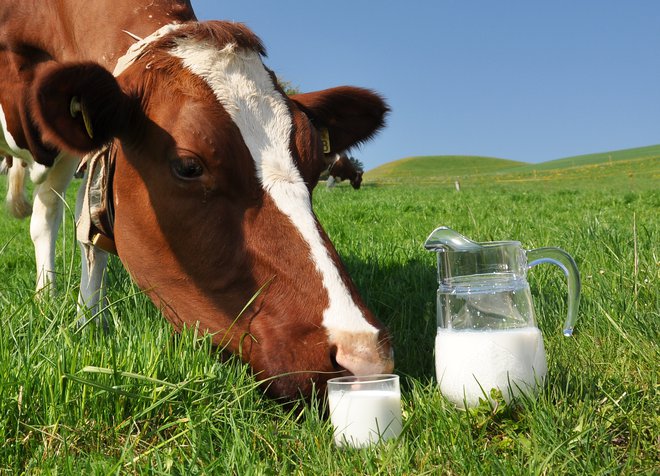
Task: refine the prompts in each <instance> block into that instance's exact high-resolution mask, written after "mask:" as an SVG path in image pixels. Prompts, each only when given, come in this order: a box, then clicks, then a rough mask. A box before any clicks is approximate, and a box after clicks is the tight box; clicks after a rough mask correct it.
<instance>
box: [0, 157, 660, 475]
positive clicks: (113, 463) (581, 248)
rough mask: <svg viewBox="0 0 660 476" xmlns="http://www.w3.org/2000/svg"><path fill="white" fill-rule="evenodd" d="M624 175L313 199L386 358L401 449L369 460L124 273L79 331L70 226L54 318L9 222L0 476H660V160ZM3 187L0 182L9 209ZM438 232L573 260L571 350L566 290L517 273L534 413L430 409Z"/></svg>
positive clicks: (3, 244)
mask: <svg viewBox="0 0 660 476" xmlns="http://www.w3.org/2000/svg"><path fill="white" fill-rule="evenodd" d="M631 160H632V162H631ZM635 160H638V159H630V160H629V159H625V160H621V161H615V163H609V164H608V163H607V161H605V162H598V163H596V164H583V166H582V167H579V168H578V169H579V170H578V169H576V168H570V167H564V168H557V169H552V170H548V171H536V172H534V171H529V170H528V171H519V172H517V173H515V172H511V171H507V170H496V169H497V167H493V168H491V169H490V170H489V171H488V172H487V173H484V174H481V175H480V174H478V173H477V174H470V173H469V171H467V172H465V173H461V174H460V175H459V174H458V173H451V172H449V173H444V175H443V174H442V173H437V175H434V176H429V173H428V169H427V170H426V172H424V173H423V174H421V175H420V174H415V173H410V172H408V175H407V177H408V178H402V177H401V176H398V177H390V178H389V179H388V178H386V177H383V176H381V177H380V178H378V177H376V174H374V175H373V176H372V177H371V178H370V174H369V173H368V174H366V175H365V182H364V185H363V188H362V189H361V190H359V191H355V190H353V189H351V188H350V187H349V186H346V185H345V184H341V185H340V186H338V187H336V188H334V189H332V190H328V189H325V187H323V186H319V187H318V188H317V190H316V191H315V195H314V205H315V210H316V212H317V214H318V216H319V218H320V220H321V222H322V223H323V225H324V227H325V228H326V230H327V232H328V233H329V235H330V237H331V238H332V240H333V242H334V243H335V245H336V247H337V249H338V251H339V253H340V255H341V256H342V258H343V260H344V262H345V263H346V265H347V267H348V269H349V271H350V273H351V275H352V276H353V279H354V280H355V282H356V284H357V286H358V288H359V289H360V290H361V293H362V295H363V297H364V298H365V300H366V302H367V303H368V305H369V306H370V307H371V309H372V310H373V311H374V312H375V313H376V314H377V315H378V316H379V317H380V318H381V319H382V320H383V321H384V322H385V323H386V324H387V325H388V327H389V328H390V329H391V331H392V333H393V336H394V340H395V348H396V372H397V373H398V374H399V375H400V376H401V382H402V400H403V415H404V429H403V433H402V435H401V436H400V438H399V439H397V440H395V441H390V442H388V443H386V444H382V445H379V446H376V447H373V448H368V449H363V450H338V449H336V448H335V447H334V446H333V439H332V428H331V426H330V423H329V422H328V421H327V419H326V417H325V415H324V413H323V407H324V404H323V402H318V404H317V405H302V406H299V407H296V408H285V407H282V406H280V405H279V404H277V403H276V402H273V401H271V400H269V399H268V398H266V397H264V396H263V394H262V392H261V391H260V389H259V388H258V387H257V384H256V381H255V379H254V378H253V376H251V374H250V371H249V369H248V368H247V367H246V366H245V365H242V364H241V363H240V362H238V361H236V360H230V361H228V362H222V361H221V359H220V358H219V356H218V355H217V353H216V352H215V351H214V349H212V347H211V345H210V340H209V339H208V337H205V336H203V335H200V334H199V333H198V332H196V330H195V329H189V330H186V331H185V332H183V333H182V334H181V335H176V334H173V333H172V330H171V327H170V326H169V325H168V324H167V323H166V322H165V321H164V319H163V318H162V317H161V316H160V315H159V314H158V312H157V310H156V309H155V308H154V307H153V306H152V305H151V304H150V302H149V301H148V300H147V299H146V298H145V297H144V296H143V295H142V294H141V293H140V292H139V290H138V289H136V287H135V286H134V285H133V284H132V283H131V282H130V280H129V279H128V277H127V275H126V273H125V271H124V270H123V268H122V267H121V264H120V263H119V261H117V260H113V261H112V262H111V265H110V269H109V276H108V278H109V281H110V286H111V289H110V294H109V298H110V302H111V303H110V305H109V307H108V309H107V314H108V315H109V317H110V321H111V322H110V326H109V327H110V328H109V330H108V331H107V332H106V331H103V330H102V329H101V328H99V327H97V326H94V325H90V326H87V327H85V328H78V327H77V326H76V324H75V297H76V293H77V281H78V277H79V269H78V267H79V258H78V257H77V251H76V245H75V242H74V231H73V228H72V218H71V213H70V212H67V216H66V218H65V223H64V227H63V228H64V230H63V234H62V239H61V240H60V242H59V244H58V271H59V273H60V276H59V277H60V283H61V285H60V287H59V290H58V294H57V297H56V298H55V299H47V300H36V299H35V296H34V291H33V281H34V275H33V273H34V270H33V269H34V258H33V255H32V249H31V243H30V241H29V231H28V228H29V226H28V223H27V222H19V221H15V220H13V219H10V218H9V216H8V215H7V214H6V213H3V214H2V215H0V316H1V317H2V323H1V324H0V329H1V331H0V441H2V446H1V447H0V474H53V473H58V474H223V475H224V474H237V475H250V474H287V475H289V474H314V475H317V474H329V475H340V474H341V475H344V474H386V475H390V474H406V475H408V474H429V475H431V474H433V475H437V474H459V475H464V474H513V475H517V474H521V475H522V474H533V475H542V474H580V475H583V474H589V475H605V474H616V475H619V474H658V473H659V472H660V413H659V412H658V409H659V408H660V381H659V380H660V378H659V375H660V372H659V366H658V362H660V349H659V343H660V305H659V304H660V293H659V292H658V282H659V279H658V278H660V250H659V249H658V243H659V242H660V219H659V218H658V217H659V216H660V213H659V211H660V190H659V189H658V186H657V183H658V180H657V178H658V176H657V164H658V159H657V157H656V158H651V159H644V160H642V159H639V161H638V162H635ZM633 162H634V163H633ZM508 165H509V166H511V167H516V166H519V164H518V165H516V164H508ZM445 168H446V170H449V169H451V164H449V163H448V164H446V167H445ZM508 168H509V167H507V169H508ZM424 174H426V175H424ZM425 177H426V179H425ZM457 178H458V179H459V180H460V183H461V191H460V192H457V191H456V189H455V186H454V182H455V180H456V179H457ZM5 187H6V178H5V177H2V178H0V194H2V196H4V191H5ZM68 195H69V203H73V201H72V197H73V190H71V191H70V192H69V194H68ZM440 225H447V226H450V227H452V228H454V229H455V230H458V231H460V232H461V233H463V234H465V235H466V236H469V237H471V238H473V239H475V240H478V241H488V240H504V239H516V240H519V241H521V242H522V244H523V246H525V247H526V248H528V249H529V248H536V247H541V246H559V247H561V248H563V249H565V250H566V251H568V252H569V253H571V254H572V255H573V257H574V258H575V260H576V262H577V264H578V267H579V268H580V272H581V275H582V301H581V307H580V310H579V317H578V322H577V325H576V330H575V335H574V336H573V337H571V338H566V337H563V336H562V334H561V324H562V322H563V319H564V316H565V313H566V284H565V281H564V276H563V274H562V273H561V271H560V270H559V269H557V268H555V267H551V266H539V267H536V268H534V269H533V270H531V271H530V273H529V281H530V286H531V289H532V294H533V296H534V300H535V306H536V312H537V318H538V325H539V327H540V328H541V330H542V332H543V334H544V339H545V346H546V351H547V356H548V376H547V379H546V381H545V384H544V387H543V390H542V392H541V393H540V395H539V396H538V398H537V399H521V400H519V401H518V402H517V403H516V404H515V405H510V406H507V405H504V404H502V403H501V402H500V403H499V404H497V405H488V404H486V403H484V404H483V405H482V406H481V407H479V408H477V409H475V410H472V411H469V412H465V411H459V410H456V409H455V408H454V407H453V406H452V405H451V404H450V403H448V402H447V401H446V400H444V399H443V397H442V396H441V395H440V393H439V391H438V390H437V387H436V381H435V376H434V363H433V342H434V338H435V333H436V317H435V314H436V309H435V290H436V268H435V257H434V255H432V254H430V253H428V252H426V251H425V250H424V248H423V243H424V240H425V238H426V237H427V235H428V234H429V233H430V232H431V231H432V230H433V229H434V228H435V227H437V226H440Z"/></svg>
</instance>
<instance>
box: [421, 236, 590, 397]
mask: <svg viewBox="0 0 660 476" xmlns="http://www.w3.org/2000/svg"><path fill="white" fill-rule="evenodd" d="M425 246H426V248H427V249H428V250H431V251H435V252H436V253H437V258H438V284H439V286H438V293H437V313H438V314H437V315H438V332H437V335H436V340H435V364H436V366H435V367H436V377H437V380H438V385H439V387H440V391H441V392H442V394H443V395H444V396H445V397H446V398H447V399H448V400H450V401H451V402H453V403H454V404H455V405H456V406H458V407H474V406H476V405H478V404H479V399H484V400H487V399H490V393H491V390H492V389H497V390H499V391H500V392H501V393H502V396H503V397H504V399H505V400H506V401H507V402H509V401H510V400H511V399H512V398H514V397H515V396H517V395H519V394H520V393H525V394H527V395H529V396H533V395H535V394H536V392H538V390H539V388H540V387H541V385H542V383H543V380H544V378H545V376H546V373H547V363H546V356H545V349H544V346H543V336H542V335H541V331H540V330H539V328H538V327H537V326H536V317H535V315H534V305H533V303H532V296H531V292H530V288H529V284H528V283H527V270H528V269H529V268H532V267H533V266H536V265H537V264H540V263H552V264H555V265H557V266H559V267H561V269H562V270H563V271H564V273H565V274H566V276H567V278H568V291H569V299H568V316H567V318H566V321H565V323H564V335H566V336H570V335H572V333H573V325H574V323H575V319H576V317H577V307H578V303H579V297H580V275H579V273H578V269H577V266H576V264H575V262H574V261H573V258H571V256H570V255H569V254H568V253H566V252H565V251H563V250H561V249H559V248H539V249H535V250H524V249H523V248H522V246H521V244H520V242H518V241H497V242H485V243H477V242H474V241H472V240H470V239H468V238H466V237H464V236H462V235H460V234H459V233H457V232H455V231H454V230H451V229H449V228H446V227H441V228H437V229H436V230H435V231H434V232H433V233H431V235H430V236H429V238H428V239H427V241H426V244H425Z"/></svg>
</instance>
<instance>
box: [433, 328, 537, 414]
mask: <svg viewBox="0 0 660 476" xmlns="http://www.w3.org/2000/svg"><path fill="white" fill-rule="evenodd" d="M435 362H436V376H437V378H438V383H439V385H440V390H441V392H442V394H443V395H445V397H447V398H448V399H449V400H450V401H451V402H453V403H454V404H455V405H457V406H458V407H463V406H464V405H466V406H467V407H473V406H476V405H478V404H479V399H480V398H482V399H485V398H486V396H488V397H489V395H490V390H491V389H492V388H497V389H499V390H500V391H501V392H502V395H503V396H504V399H505V400H506V401H507V402H509V401H510V400H511V398H512V397H513V396H515V395H518V394H519V393H520V392H521V391H523V392H525V393H536V391H537V390H538V386H539V385H540V384H541V383H542V382H543V379H544V378H545V375H546V373H547V365H546V360H545V349H544V347H543V337H542V335H541V331H540V330H539V329H538V328H537V327H522V328H513V329H501V330H500V329H498V330H490V329H488V330H454V329H445V328H438V334H437V336H436V340H435ZM484 393H485V394H484ZM489 398H490V397H489Z"/></svg>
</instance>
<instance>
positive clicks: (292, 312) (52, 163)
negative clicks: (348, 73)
mask: <svg viewBox="0 0 660 476" xmlns="http://www.w3.org/2000/svg"><path fill="white" fill-rule="evenodd" d="M264 58H265V49H264V47H263V45H262V43H261V41H260V39H259V38H258V37H257V36H256V35H255V34H254V33H253V32H252V31H251V30H250V29H248V28H247V27H246V26H245V25H243V24H240V23H233V22H223V21H208V22H198V21H197V19H196V18H195V14H194V12H193V10H192V7H191V5H190V2H189V1H182V0H178V1H177V0H161V1H158V0H148V1H146V0H145V1H138V0H135V1H129V0H96V1H94V2H79V1H77V0H62V1H58V2H35V1H26V0H3V1H2V2H0V66H1V67H2V70H3V75H2V76H1V77H0V119H1V126H2V129H1V131H2V135H1V136H0V153H2V154H7V155H11V156H12V157H14V158H15V159H14V160H13V166H12V167H11V168H10V169H9V177H10V178H9V180H10V187H9V189H10V190H11V191H12V192H11V193H12V197H10V198H11V201H12V204H15V205H16V206H14V207H13V209H14V212H15V214H17V215H21V214H26V213H29V211H30V207H29V203H28V204H26V203H21V202H24V201H25V197H24V195H23V194H22V193H21V192H20V190H21V188H20V187H17V186H15V184H16V183H17V182H20V181H21V180H25V176H26V175H28V174H29V176H30V178H31V179H32V180H33V181H34V182H35V184H36V185H35V192H34V197H33V206H32V208H31V211H32V217H31V223H30V233H31V236H32V240H33V241H34V246H35V254H36V265H37V289H39V290H42V289H44V288H48V289H52V288H53V287H54V281H55V271H54V269H55V265H54V244H55V237H56V235H57V231H58V227H59V222H60V220H61V216H62V207H63V205H62V201H61V199H60V197H61V196H63V194H64V192H65V190H66V188H67V186H68V184H69V182H70V180H71V178H72V176H73V175H74V173H75V171H76V169H77V168H78V167H79V164H80V162H81V159H82V161H83V163H84V164H86V173H85V178H84V179H83V183H82V184H81V186H80V192H79V194H78V198H77V203H76V216H77V228H78V230H77V232H78V237H79V241H80V247H81V250H82V271H81V287H80V293H79V299H78V301H79V307H80V312H81V313H85V312H86V314H87V316H93V315H94V314H95V313H96V312H98V311H99V309H100V308H101V307H102V304H103V300H104V291H103V274H104V269H105V266H106V264H107V261H108V253H112V252H116V254H117V255H118V257H119V259H120V260H121V263H122V264H123V266H124V267H125V268H126V270H127V271H128V273H129V275H130V277H131V279H133V280H134V282H135V283H136V284H137V285H138V286H139V288H140V289H142V290H143V291H144V293H145V294H146V295H147V296H148V297H149V298H150V299H151V300H152V301H153V303H154V304H155V305H156V306H157V307H158V308H159V309H160V310H161V311H162V313H163V314H164V316H165V317H166V318H167V319H168V320H169V321H170V322H171V323H172V325H173V327H174V329H176V330H180V329H182V328H183V327H184V326H199V328H200V329H201V330H203V331H205V332H208V333H211V334H212V336H213V341H214V343H215V344H216V345H218V346H222V348H225V349H227V350H229V351H231V352H233V353H235V354H237V355H239V356H240V358H241V359H243V360H244V361H246V362H247V363H249V365H250V366H251V368H252V369H253V371H254V373H255V375H256V377H257V379H259V380H260V381H261V382H262V384H263V386H264V389H265V391H266V392H267V393H268V394H269V395H271V396H273V397H275V398H282V399H286V400H293V399H297V398H298V397H299V396H300V395H302V396H305V397H310V396H311V395H312V394H313V393H314V389H316V390H317V391H323V390H324V389H325V382H326V381H327V379H328V378H330V377H333V376H341V375H350V374H355V375H361V374H373V373H384V372H385V373H387V372H391V371H392V370H393V365H394V361H393V352H392V342H391V336H390V334H389V333H388V331H387V329H386V328H385V326H384V325H383V324H382V323H381V322H380V321H379V320H378V319H377V318H376V316H375V315H374V314H373V313H372V312H371V311H370V310H369V309H368V308H367V306H366V305H365V303H364V301H363V300H362V298H361V297H360V295H359V292H358V290H357V288H356V286H355V284H354V283H353V282H352V280H351V279H350V277H349V276H348V273H347V270H346V269H345V267H344V266H343V264H342V262H341V259H340V257H339V255H338V253H337V251H336V250H335V248H334V247H333V245H332V243H331V242H330V239H329V238H328V236H327V234H326V233H325V232H324V230H323V229H322V227H321V225H320V223H319V221H318V219H317V217H316V216H315V214H314V212H313V210H312V207H311V192H312V190H313V188H314V186H315V185H316V184H317V183H318V179H319V175H320V174H321V172H322V171H323V170H324V168H325V167H326V165H325V161H324V147H325V148H326V151H327V153H328V154H330V155H333V154H335V153H337V152H338V151H341V150H345V149H347V148H349V147H351V146H353V145H356V144H360V143H363V142H365V141H367V140H369V139H371V138H372V137H373V136H374V134H376V133H377V132H378V131H379V130H380V129H382V127H383V126H384V122H385V116H386V115H387V113H388V111H389V108H388V106H387V105H386V103H385V101H384V100H383V98H382V97H381V96H380V95H378V94H377V93H375V92H373V91H371V90H367V89H362V88H357V87H350V86H341V87H336V88H331V89H326V90H323V91H316V92H309V93H303V94H297V95H294V96H291V97H288V96H287V95H285V94H284V92H283V90H282V88H281V87H280V86H279V85H278V82H277V78H276V76H275V74H274V73H273V72H272V71H271V70H270V69H268V68H267V67H266V66H265V65H264ZM328 138H329V146H328V141H327V139H328ZM23 164H26V165H27V168H25V167H23V166H22V165H23ZM86 310H87V311H86Z"/></svg>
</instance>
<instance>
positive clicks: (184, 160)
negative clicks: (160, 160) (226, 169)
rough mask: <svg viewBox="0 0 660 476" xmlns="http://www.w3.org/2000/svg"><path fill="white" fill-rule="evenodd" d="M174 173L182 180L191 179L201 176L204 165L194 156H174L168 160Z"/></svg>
mask: <svg viewBox="0 0 660 476" xmlns="http://www.w3.org/2000/svg"><path fill="white" fill-rule="evenodd" d="M170 167H172V172H174V175H176V176H177V177H179V178H180V179H183V180H192V179H196V178H197V177H201V175H202V174H203V173H204V167H203V166H202V163H201V162H200V160H199V159H198V158H196V157H176V158H175V159H172V160H171V161H170Z"/></svg>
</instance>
